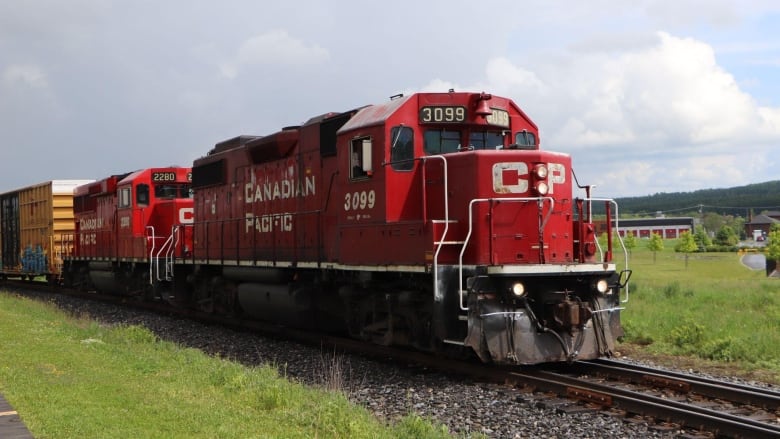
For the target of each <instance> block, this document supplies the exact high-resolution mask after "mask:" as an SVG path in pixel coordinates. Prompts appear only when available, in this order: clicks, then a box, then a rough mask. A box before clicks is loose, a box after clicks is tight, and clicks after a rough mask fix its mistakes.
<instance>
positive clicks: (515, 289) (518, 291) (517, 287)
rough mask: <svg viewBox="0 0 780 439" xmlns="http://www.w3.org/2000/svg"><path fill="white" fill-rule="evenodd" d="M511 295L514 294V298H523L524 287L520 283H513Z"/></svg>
mask: <svg viewBox="0 0 780 439" xmlns="http://www.w3.org/2000/svg"><path fill="white" fill-rule="evenodd" d="M512 294H514V295H515V297H523V296H525V285H523V284H522V282H515V283H514V284H512Z"/></svg>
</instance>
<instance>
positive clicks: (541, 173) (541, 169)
mask: <svg viewBox="0 0 780 439" xmlns="http://www.w3.org/2000/svg"><path fill="white" fill-rule="evenodd" d="M534 175H535V176H536V178H540V179H542V180H544V179H545V178H547V166H544V165H536V166H534Z"/></svg>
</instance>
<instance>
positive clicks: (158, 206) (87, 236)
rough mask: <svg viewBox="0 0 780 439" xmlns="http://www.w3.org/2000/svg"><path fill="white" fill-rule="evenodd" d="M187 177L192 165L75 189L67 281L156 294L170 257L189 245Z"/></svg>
mask: <svg viewBox="0 0 780 439" xmlns="http://www.w3.org/2000/svg"><path fill="white" fill-rule="evenodd" d="M191 180H192V172H191V169H190V168H178V167H177V168H153V169H143V170H140V171H135V172H132V173H128V174H123V175H113V176H111V177H108V178H105V179H103V180H100V181H96V182H94V183H89V184H86V185H83V186H79V187H77V188H76V189H75V190H74V194H73V195H74V198H73V213H74V219H75V235H74V239H73V254H72V256H71V257H69V258H67V263H66V266H65V270H64V272H63V276H64V279H65V282H66V283H67V284H68V285H72V286H80V287H82V288H96V289H98V290H101V291H109V292H122V293H126V294H133V293H143V294H145V295H148V296H151V295H154V289H155V287H156V286H157V285H159V282H160V281H170V279H171V276H172V269H173V261H174V259H176V258H178V259H181V258H183V257H185V256H189V251H190V250H191V248H192V235H191V234H190V233H186V231H185V228H184V227H185V225H186V224H191V223H192V220H193V202H192V190H191V188H190V182H191ZM164 291H165V292H167V291H168V290H167V289H165V290H164Z"/></svg>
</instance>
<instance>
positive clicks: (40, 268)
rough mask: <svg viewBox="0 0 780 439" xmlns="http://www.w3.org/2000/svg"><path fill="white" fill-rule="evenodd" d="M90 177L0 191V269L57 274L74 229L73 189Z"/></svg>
mask: <svg viewBox="0 0 780 439" xmlns="http://www.w3.org/2000/svg"><path fill="white" fill-rule="evenodd" d="M91 181H92V180H52V181H47V182H45V183H40V184H36V185H33V186H28V187H26V188H22V189H17V190H14V191H10V192H6V193H3V194H0V252H2V253H1V255H0V256H2V257H0V262H1V263H2V265H0V272H1V273H2V276H4V277H28V278H30V279H32V278H34V277H36V276H46V277H47V278H49V279H50V280H51V279H53V278H55V277H56V276H58V275H59V273H60V269H61V267H62V258H63V256H65V255H66V254H67V253H68V252H69V251H70V250H71V248H72V247H71V244H70V242H69V239H71V237H72V235H73V232H74V222H73V189H75V188H76V187H77V186H80V185H82V184H86V183H89V182H91Z"/></svg>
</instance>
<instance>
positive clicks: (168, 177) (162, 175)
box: [152, 172, 176, 182]
mask: <svg viewBox="0 0 780 439" xmlns="http://www.w3.org/2000/svg"><path fill="white" fill-rule="evenodd" d="M152 181H153V182H164V181H176V173H175V172H152Z"/></svg>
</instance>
